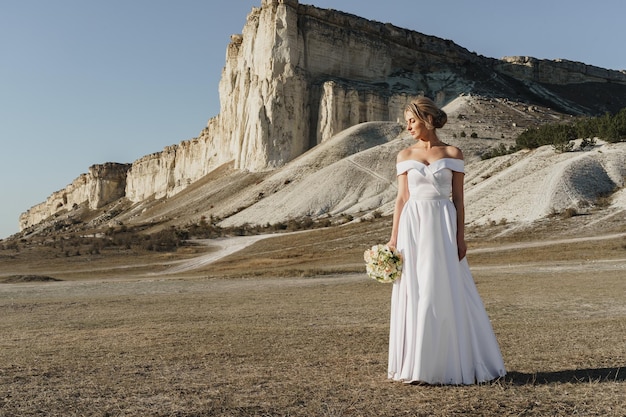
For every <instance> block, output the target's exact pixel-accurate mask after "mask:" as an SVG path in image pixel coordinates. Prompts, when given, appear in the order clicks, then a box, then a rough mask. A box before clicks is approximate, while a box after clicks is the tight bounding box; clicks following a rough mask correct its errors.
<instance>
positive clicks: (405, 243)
mask: <svg viewBox="0 0 626 417" xmlns="http://www.w3.org/2000/svg"><path fill="white" fill-rule="evenodd" d="M452 171H457V172H464V162H463V161H462V160H460V159H452V158H443V159H440V160H437V161H435V162H433V163H432V164H430V165H425V164H423V163H421V162H418V161H415V160H408V161H403V162H400V163H398V164H397V173H398V175H400V174H402V173H404V172H406V173H407V176H408V185H409V193H410V198H409V200H408V201H407V202H406V204H405V205H404V208H403V210H402V214H401V215H400V220H399V229H398V240H397V249H398V250H399V251H400V252H401V253H402V255H403V257H404V266H403V271H402V276H401V278H400V279H398V280H397V281H396V282H394V284H393V290H392V296H391V324H390V332H389V367H388V377H389V378H390V379H394V380H398V381H405V382H418V381H419V382H423V383H428V384H474V383H477V382H485V381H490V380H493V379H495V378H498V377H500V376H504V375H505V373H506V371H505V369H504V362H503V360H502V355H501V353H500V347H499V346H498V342H497V340H496V337H495V335H494V332H493V329H492V327H491V322H490V321H489V317H488V316H487V312H486V311H485V308H484V306H483V303H482V300H481V298H480V296H479V295H478V291H477V290H476V286H475V285H474V280H473V278H472V274H471V272H470V269H469V265H468V263H467V259H466V258H463V259H462V260H461V261H460V262H459V258H458V254H457V243H456V229H457V224H456V209H455V207H454V204H453V203H452V201H451V200H450V195H451V192H452Z"/></svg>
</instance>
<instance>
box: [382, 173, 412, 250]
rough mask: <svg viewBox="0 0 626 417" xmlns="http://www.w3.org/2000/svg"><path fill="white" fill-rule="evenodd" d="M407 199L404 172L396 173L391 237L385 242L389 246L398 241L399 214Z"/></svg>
mask: <svg viewBox="0 0 626 417" xmlns="http://www.w3.org/2000/svg"><path fill="white" fill-rule="evenodd" d="M408 199H409V184H408V180H407V175H406V172H405V173H403V174H400V175H398V195H397V197H396V204H395V207H394V210H393V224H392V226H391V238H390V239H389V242H388V243H387V246H389V247H393V248H395V247H396V244H397V243H398V224H399V222H400V214H401V213H402V209H403V208H404V204H405V203H406V201H407V200H408Z"/></svg>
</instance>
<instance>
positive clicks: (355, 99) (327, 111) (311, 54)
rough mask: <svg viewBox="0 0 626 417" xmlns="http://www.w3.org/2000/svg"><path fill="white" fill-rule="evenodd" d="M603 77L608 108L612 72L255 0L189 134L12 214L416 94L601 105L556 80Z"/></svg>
mask: <svg viewBox="0 0 626 417" xmlns="http://www.w3.org/2000/svg"><path fill="white" fill-rule="evenodd" d="M609 81H610V85H611V87H612V89H613V90H615V93H614V97H612V101H611V102H612V105H613V106H614V107H616V108H619V107H620V106H621V107H625V106H626V98H625V97H626V74H625V73H623V72H618V71H610V70H603V69H600V68H597V67H591V66H587V65H585V64H579V63H571V62H566V61H545V60H534V59H532V58H525V57H524V58H520V57H513V58H505V59H503V60H495V59H492V58H486V57H482V56H478V55H476V54H474V53H471V52H469V51H467V50H466V49H465V48H462V47H460V46H458V45H456V44H455V43H454V42H452V41H450V40H444V39H439V38H436V37H433V36H428V35H424V34H421V33H418V32H414V31H409V30H406V29H402V28H398V27H395V26H393V25H391V24H382V23H378V22H372V21H369V20H366V19H363V18H360V17H357V16H354V15H350V14H346V13H342V12H338V11H335V10H323V9H319V8H316V7H313V6H307V5H303V4H299V2H298V1H297V0H262V3H261V7H260V8H254V9H253V10H252V12H251V13H250V14H249V15H248V18H247V21H246V24H245V26H244V28H243V32H242V34H241V35H233V36H232V37H231V42H230V44H229V45H228V47H227V51H226V63H225V67H224V70H223V72H222V78H221V81H220V84H219V93H220V113H219V115H218V116H216V117H214V118H212V119H211V120H209V122H208V124H207V126H206V127H205V128H204V129H203V130H202V132H201V133H200V135H199V136H198V137H197V138H194V139H192V140H189V141H184V142H181V143H179V144H177V145H172V146H168V147H167V148H165V149H164V150H163V151H162V152H158V153H155V154H152V155H148V156H145V157H143V158H140V159H139V160H137V161H135V162H134V163H133V164H132V167H130V169H128V170H127V171H128V172H127V176H126V178H121V177H119V178H118V177H116V180H115V181H111V182H110V183H107V184H108V185H106V186H105V185H104V184H105V182H103V181H102V180H98V179H96V177H95V176H94V175H93V174H92V172H91V171H92V170H91V169H90V173H89V174H84V175H81V176H80V177H79V178H78V179H76V180H75V181H74V182H73V183H72V184H70V185H69V186H68V187H67V188H66V189H64V190H62V191H59V192H57V193H54V194H53V195H52V196H50V197H49V198H48V200H47V201H46V202H45V203H42V204H40V205H38V206H36V207H33V208H32V209H30V210H29V211H28V212H27V213H24V214H23V215H22V216H21V220H20V223H21V225H22V228H24V227H27V226H29V225H33V224H36V223H38V222H39V221H41V220H42V219H45V218H47V217H49V216H52V215H54V214H55V213H57V212H59V211H61V210H65V209H66V208H67V207H68V205H69V206H72V205H73V204H79V205H80V204H83V203H88V205H89V207H92V208H97V207H100V205H102V204H103V202H108V201H110V200H111V199H112V198H120V197H122V196H125V197H126V198H128V199H129V200H130V201H132V202H134V203H138V202H141V201H144V200H146V199H148V198H163V197H170V196H173V195H175V194H177V193H179V192H180V191H182V190H184V189H185V188H186V187H188V186H189V185H190V184H193V183H194V182H195V181H197V180H198V179H200V178H202V177H203V176H205V175H206V174H208V173H210V172H211V171H213V170H214V169H215V168H217V167H218V166H221V165H223V164H225V163H233V166H234V167H235V168H236V169H240V170H247V171H265V170H271V169H274V168H277V167H280V166H283V165H284V164H286V163H287V162H289V161H291V160H293V159H294V158H296V157H298V156H299V155H301V154H303V153H304V152H306V151H307V150H310V149H311V148H313V147H315V146H316V145H318V144H320V143H322V142H325V141H326V140H328V139H329V138H331V137H332V136H333V135H335V134H337V133H338V132H340V131H342V130H344V129H346V128H349V127H351V126H354V125H355V124H358V123H361V122H368V121H397V120H402V118H403V109H404V107H405V106H406V104H407V103H408V102H409V101H410V100H411V99H412V98H414V97H415V96H418V95H421V94H425V95H428V96H430V97H432V98H434V99H435V101H437V102H438V104H440V105H444V104H446V103H448V102H450V101H451V100H452V99H454V98H455V97H458V96H459V94H461V93H472V94H478V95H485V96H488V97H504V98H508V99H514V100H520V101H531V102H532V101H533V100H535V101H536V100H540V101H541V103H542V104H544V105H545V104H547V105H554V106H555V107H558V108H560V109H564V110H565V111H571V112H575V113H584V112H593V111H595V112H603V111H606V110H607V109H605V108H601V107H593V106H591V107H590V106H584V105H581V104H577V102H576V100H579V99H580V96H582V95H583V94H579V96H576V94H569V95H567V94H566V90H565V89H564V87H563V86H567V85H569V84H572V83H576V85H577V89H578V90H577V91H583V90H582V89H581V88H580V86H581V85H583V86H584V85H590V86H592V87H593V88H590V90H591V91H597V88H596V86H597V85H601V84H605V85H606V84H608V83H609ZM554 86H557V87H558V88H561V90H558V91H557V90H555V88H556V87H554ZM606 102H607V100H598V101H597V103H599V104H598V106H602V105H604V103H606ZM94 184H101V185H100V186H99V187H100V188H98V190H101V191H96V190H95V188H97V187H95V186H94ZM94 187H95V188H94ZM98 193H100V194H98Z"/></svg>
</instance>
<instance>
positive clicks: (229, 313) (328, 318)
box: [0, 218, 626, 417]
mask: <svg viewBox="0 0 626 417" xmlns="http://www.w3.org/2000/svg"><path fill="white" fill-rule="evenodd" d="M574 221H577V220H576V219H569V220H561V221H560V222H574ZM560 225H561V226H562V223H560ZM498 227H504V226H498ZM564 229H567V227H565V228H564ZM388 231H389V221H388V219H384V218H383V219H379V220H377V221H376V222H372V223H365V224H356V225H350V226H344V227H339V228H333V229H324V230H315V231H310V232H303V233H295V234H288V235H279V236H276V237H272V238H268V239H264V240H261V241H258V242H256V243H254V244H253V245H251V246H249V247H248V248H247V249H245V250H244V251H242V252H239V253H235V254H232V255H230V256H228V257H225V258H223V259H221V260H219V261H217V262H215V263H213V264H210V265H205V266H202V267H201V268H197V269H193V270H189V271H187V272H184V273H179V274H175V275H172V274H170V273H168V270H170V268H172V267H173V266H174V265H177V263H178V262H179V261H181V260H183V261H184V260H185V259H192V258H195V257H197V256H201V255H203V253H204V251H205V249H203V248H202V247H198V248H195V249H194V248H191V249H190V248H185V249H182V250H179V252H178V253H176V254H158V255H155V254H146V253H143V254H119V255H115V254H112V253H109V254H102V255H98V256H90V257H86V256H82V257H73V258H57V257H53V256H50V255H49V254H45V253H39V252H37V249H36V248H31V249H22V250H21V251H20V252H19V254H15V253H10V252H9V251H6V250H5V251H0V282H2V283H0V317H2V320H0V415H1V416H7V417H8V416H163V417H165V416H180V417H182V416H189V417H191V416H626V395H625V393H626V336H625V335H626V303H625V296H626V238H625V237H624V235H623V234H621V235H620V234H617V235H614V236H613V237H609V238H606V239H596V240H588V241H587V240H580V241H576V240H572V241H561V242H553V243H550V242H546V241H545V239H546V236H547V232H541V233H528V232H520V233H518V234H513V235H509V236H508V237H507V238H506V239H501V240H497V239H496V240H494V239H493V237H489V236H487V235H491V236H493V235H494V233H493V232H495V231H492V233H487V232H485V231H481V230H475V231H473V232H471V233H470V237H471V239H470V247H472V248H474V251H473V252H470V254H469V261H470V265H471V266H472V270H473V272H474V277H475V280H476V283H477V286H478V290H479V292H480V294H481V296H482V298H483V301H484V302H485V305H486V308H487V311H488V313H489V315H490V317H491V319H492V322H493V327H494V330H495V332H496V335H497V337H498V340H499V342H500V345H501V348H502V353H503V356H504V360H505V363H506V366H507V369H508V375H507V376H506V377H505V378H503V379H501V380H498V381H494V382H492V383H488V384H481V385H474V386H418V385H406V384H402V383H396V382H389V381H388V380H387V379H386V367H387V363H386V361H387V335H388V310H389V300H390V290H391V287H390V286H389V285H385V284H378V283H376V282H374V281H372V280H369V279H368V278H367V277H366V276H365V274H364V273H363V263H362V260H361V256H362V253H363V250H364V249H365V248H366V247H367V246H368V245H370V244H373V243H381V242H384V241H385V240H386V238H387V234H388ZM613 232H619V233H623V232H624V230H613ZM28 275H30V276H31V277H30V278H29V277H28ZM37 276H48V277H53V278H55V279H58V280H59V281H38V280H37V278H36V277H37Z"/></svg>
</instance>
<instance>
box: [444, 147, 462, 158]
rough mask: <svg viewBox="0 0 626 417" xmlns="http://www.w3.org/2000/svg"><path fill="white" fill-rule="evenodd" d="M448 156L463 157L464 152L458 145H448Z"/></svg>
mask: <svg viewBox="0 0 626 417" xmlns="http://www.w3.org/2000/svg"><path fill="white" fill-rule="evenodd" d="M446 156H447V157H448V158H454V159H461V160H462V159H463V152H461V150H460V149H459V148H457V147H456V146H452V145H448V146H447V147H446Z"/></svg>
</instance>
